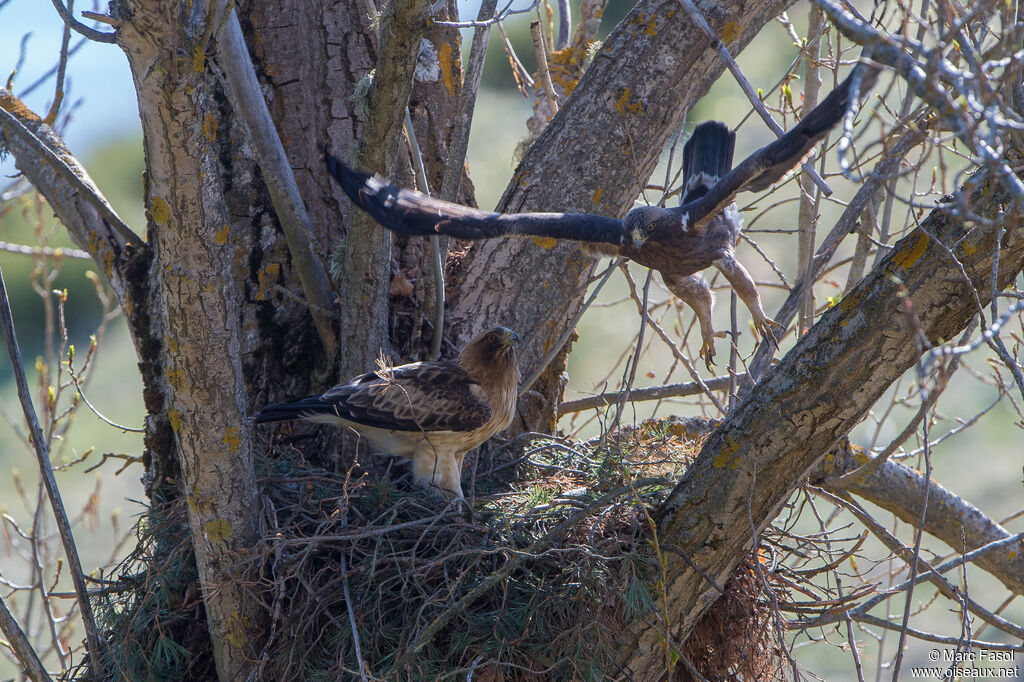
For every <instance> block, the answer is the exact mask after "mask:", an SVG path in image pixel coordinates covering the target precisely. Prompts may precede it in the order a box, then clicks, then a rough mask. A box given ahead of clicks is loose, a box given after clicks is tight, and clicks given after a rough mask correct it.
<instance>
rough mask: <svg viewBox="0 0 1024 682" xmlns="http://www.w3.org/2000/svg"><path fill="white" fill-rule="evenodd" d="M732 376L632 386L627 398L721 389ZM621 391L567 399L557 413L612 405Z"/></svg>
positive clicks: (657, 397) (638, 399) (637, 399)
mask: <svg viewBox="0 0 1024 682" xmlns="http://www.w3.org/2000/svg"><path fill="white" fill-rule="evenodd" d="M745 376H746V375H745V374H737V375H736V377H735V378H736V379H743V378H744V377H745ZM732 380H733V377H732V376H724V377H714V378H712V379H705V380H704V385H703V386H701V385H700V384H699V383H697V382H696V381H686V382H683V383H679V384H665V385H663V386H650V387H648V388H634V389H633V390H631V391H630V392H629V399H630V400H631V401H633V402H643V401H645V400H665V399H666V398H685V397H686V396H691V395H698V394H701V393H705V392H706V391H707V390H712V391H723V390H726V389H728V388H729V383H730V382H731V381H732ZM622 394H623V391H609V392H607V393H602V394H600V395H595V396H590V397H589V398H579V399H577V400H567V401H565V402H564V403H561V404H560V405H559V406H558V414H559V415H563V414H569V413H570V412H581V411H583V410H589V409H593V408H599V407H607V406H609V405H614V404H616V403H617V402H618V400H619V398H620V397H621V396H622Z"/></svg>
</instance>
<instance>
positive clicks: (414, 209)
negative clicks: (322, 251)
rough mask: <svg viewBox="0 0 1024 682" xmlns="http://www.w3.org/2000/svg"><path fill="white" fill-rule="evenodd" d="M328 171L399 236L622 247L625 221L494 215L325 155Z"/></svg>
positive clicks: (579, 216)
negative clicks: (393, 182) (535, 240)
mask: <svg viewBox="0 0 1024 682" xmlns="http://www.w3.org/2000/svg"><path fill="white" fill-rule="evenodd" d="M324 155H325V157H326V160H327V170H328V171H330V173H331V176H332V177H333V178H334V179H335V180H336V181H337V182H338V184H339V185H341V187H342V189H344V190H345V194H347V195H348V197H349V199H351V200H352V201H353V202H354V203H355V204H356V205H357V206H359V207H360V208H362V209H363V210H365V211H366V212H367V213H369V214H370V215H371V216H373V218H374V219H375V220H376V221H377V222H378V223H380V224H381V225H383V226H384V227H386V228H388V229H389V230H392V231H394V232H398V233H400V234H413V235H430V234H444V235H448V236H450V237H455V238H457V239H489V238H492V237H514V236H518V237H548V238H551V239H569V240H572V241H578V242H600V243H605V244H613V245H616V246H617V245H619V244H620V243H621V242H622V238H623V230H622V221H621V220H614V219H612V218H605V217H603V216H599V215H590V214H586V213H492V212H489V211H481V210H479V209H476V208H470V207H468V206H461V205H459V204H453V203H451V202H448V201H441V200H440V199H434V198H432V197H428V196H427V195H425V194H422V193H420V192H415V191H412V190H407V189H401V188H399V187H398V186H396V185H391V184H388V183H387V182H386V181H385V180H384V179H382V178H381V177H379V176H376V175H367V174H366V173H360V172H359V171H356V170H353V169H352V168H349V167H348V166H346V165H345V164H344V163H342V162H341V161H340V160H339V159H338V158H337V157H335V156H333V155H331V154H330V153H329V152H325V154H324Z"/></svg>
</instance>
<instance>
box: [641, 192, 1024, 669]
mask: <svg viewBox="0 0 1024 682" xmlns="http://www.w3.org/2000/svg"><path fill="white" fill-rule="evenodd" d="M980 179H981V180H982V181H981V182H979V183H978V184H977V185H973V184H968V187H977V189H976V190H974V191H973V192H972V196H971V198H970V206H971V207H972V210H973V211H974V213H975V214H977V215H980V216H983V217H985V218H987V219H992V220H1000V221H1002V222H1003V225H1004V227H1005V228H1006V237H1005V238H1004V243H1003V245H1002V248H1001V251H1000V255H999V277H998V285H999V287H1000V288H1002V287H1004V286H1006V285H1007V284H1008V283H1010V282H1012V281H1013V279H1014V278H1015V277H1016V276H1017V274H1018V273H1019V272H1020V271H1021V269H1022V268H1024V230H1022V228H1024V220H1022V219H1021V215H1020V213H1019V212H1014V213H1013V214H1003V213H1002V212H1003V208H1004V207H1005V206H1009V205H1010V204H1011V201H1010V196H1009V194H1008V193H1007V192H1006V191H1005V190H1004V189H1003V188H1001V187H1000V186H999V185H998V184H997V183H995V182H993V181H991V179H986V178H985V177H984V176H982V177H981V178H980ZM996 235H997V233H996V229H995V228H994V227H992V226H991V225H990V226H981V225H965V224H964V223H963V222H962V221H961V220H958V219H954V218H952V217H951V216H950V215H949V214H947V213H946V212H944V211H943V210H942V209H941V208H939V209H936V210H935V211H934V212H933V213H932V215H931V216H930V217H929V218H928V219H927V220H926V221H925V222H924V223H923V224H922V227H921V228H920V229H918V230H916V231H914V232H913V233H912V234H910V235H909V236H908V237H906V238H905V239H903V240H901V241H900V242H899V243H897V244H896V245H895V247H894V248H893V250H892V252H891V253H890V254H889V255H888V256H887V257H886V258H885V259H884V260H883V261H882V262H881V263H880V265H879V267H877V268H876V269H875V270H874V271H873V272H872V273H870V274H869V275H868V276H867V277H865V278H864V280H862V281H861V283H860V284H859V285H858V286H857V287H856V288H855V289H853V290H852V291H851V292H850V293H849V294H847V295H846V296H845V297H844V298H843V299H842V301H840V302H839V304H838V305H836V306H835V308H833V309H832V310H830V311H829V312H827V313H826V314H825V315H824V316H823V317H822V318H821V319H820V320H819V321H818V323H817V324H815V325H814V326H813V327H812V328H811V329H810V331H809V332H808V333H807V334H806V335H804V336H803V337H802V338H801V339H800V341H799V342H798V343H797V345H796V347H795V348H794V349H793V350H792V351H790V352H789V353H788V354H787V355H786V356H785V358H783V359H782V361H781V362H779V364H777V365H776V366H775V367H774V368H773V369H772V371H771V372H770V373H769V374H768V375H766V376H765V378H764V379H763V380H762V381H761V382H760V383H759V384H758V385H757V387H756V389H755V390H754V391H753V392H751V394H750V395H749V397H748V398H747V399H746V400H745V401H744V402H743V403H742V404H741V405H740V406H739V407H738V408H737V409H736V411H735V412H733V413H732V414H731V415H730V416H729V417H728V419H726V421H725V422H724V423H723V424H722V425H721V426H720V427H719V428H718V429H717V430H716V431H715V432H714V434H712V436H711V437H710V438H709V439H708V441H707V443H706V444H705V445H704V448H703V449H702V451H701V454H700V456H699V457H698V459H697V460H696V461H695V462H694V463H693V464H692V465H691V466H690V468H689V469H687V472H686V475H685V476H684V478H683V480H682V481H681V482H680V483H679V485H678V486H677V487H676V488H675V490H674V491H673V492H672V494H671V496H670V497H669V499H668V500H667V501H666V502H665V504H664V505H663V507H662V508H661V509H659V511H658V514H657V517H656V518H657V528H658V530H657V532H658V539H659V544H660V546H661V548H662V550H663V553H664V556H663V557H662V559H663V560H664V562H665V564H664V565H665V576H666V578H665V581H664V584H663V590H664V591H663V595H662V597H661V598H660V599H663V601H664V609H665V610H664V613H665V614H666V616H667V618H665V619H660V620H659V621H658V622H656V623H652V622H636V623H634V624H633V628H632V630H631V632H630V636H629V637H628V638H626V640H625V642H624V647H623V659H622V660H623V661H624V664H625V668H626V670H628V671H630V674H632V675H633V677H634V679H644V680H656V679H663V676H664V671H665V660H666V658H665V647H666V646H670V645H672V643H678V642H680V641H682V640H683V639H685V638H686V636H687V635H688V634H689V632H690V630H691V629H692V627H693V625H694V624H695V623H696V622H697V619H698V618H699V617H700V615H701V614H702V613H703V612H704V610H705V609H706V608H707V607H708V606H709V605H710V604H712V603H713V602H714V601H715V598H716V597H717V595H718V591H717V589H718V588H717V587H716V586H721V585H723V584H724V583H725V580H726V578H728V576H729V575H730V574H731V572H732V571H733V569H734V568H735V567H736V565H737V564H738V563H739V562H740V561H741V560H742V559H743V557H744V556H746V555H747V554H748V553H749V552H750V549H751V547H752V546H753V538H754V536H755V535H756V534H757V533H759V532H760V531H761V530H763V529H764V527H765V526H766V525H767V524H768V523H769V522H770V521H771V520H772V519H773V518H774V517H775V516H776V514H777V512H778V510H779V508H780V507H781V505H782V504H783V503H785V501H786V500H787V499H788V498H789V496H790V495H791V494H792V492H793V491H794V490H795V488H796V486H797V485H798V484H799V482H800V481H801V480H802V479H803V477H804V476H805V475H806V474H807V472H808V471H809V470H810V469H811V467H813V466H814V465H815V464H817V463H818V462H819V461H820V459H821V457H823V456H824V455H825V454H826V453H827V452H828V451H829V449H830V448H832V446H833V445H834V444H835V443H836V441H837V440H838V439H839V438H840V437H841V436H843V435H845V434H846V433H847V432H848V431H849V430H850V429H851V428H852V427H853V426H854V425H855V424H857V423H858V422H859V421H860V419H861V418H862V417H863V416H864V414H865V413H866V412H867V411H868V410H869V409H870V408H871V406H872V405H873V404H874V402H875V401H876V400H877V399H878V398H879V397H880V396H881V395H882V394H883V392H884V391H885V390H886V388H888V387H889V386H890V385H891V384H892V382H894V381H895V380H896V379H897V378H899V377H900V375H902V374H903V372H905V371H906V370H907V369H909V368H910V367H912V366H913V365H914V363H915V362H916V361H917V359H918V357H919V356H920V353H921V351H920V350H919V348H918V342H917V334H916V332H917V330H919V331H920V332H921V333H923V334H924V336H925V338H927V340H928V342H929V343H932V344H935V343H939V342H940V341H942V340H947V339H952V338H954V337H955V336H956V335H957V334H958V333H960V332H961V331H962V330H963V329H964V328H965V327H966V325H967V324H968V322H969V321H970V320H971V319H972V318H973V317H974V316H975V315H976V314H977V313H978V312H979V310H978V308H977V306H976V304H975V295H977V296H978V298H980V300H981V302H982V304H985V303H986V302H987V301H989V300H990V299H991V296H992V293H993V292H992V289H991V287H990V285H989V283H990V278H991V275H992V261H993V254H994V253H995V251H996V249H997V248H998V245H997V244H996ZM947 247H948V248H952V249H953V254H955V256H956V258H957V259H958V260H959V262H960V264H962V266H963V268H964V271H965V272H966V273H967V276H968V277H969V281H968V280H965V279H964V276H963V274H962V273H961V270H960V268H959V266H958V264H957V263H955V262H954V259H953V257H952V256H951V255H950V253H949V251H948V250H947ZM912 320H913V322H912Z"/></svg>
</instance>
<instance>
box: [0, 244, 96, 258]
mask: <svg viewBox="0 0 1024 682" xmlns="http://www.w3.org/2000/svg"><path fill="white" fill-rule="evenodd" d="M0 251H5V252H6V253H16V254H18V255H21V256H48V257H50V258H75V259H78V260H88V261H91V260H92V256H90V255H89V252H88V251H82V250H81V249H72V248H66V247H62V246H60V247H57V248H53V247H50V246H28V245H26V244H14V243H12V242H4V241H0Z"/></svg>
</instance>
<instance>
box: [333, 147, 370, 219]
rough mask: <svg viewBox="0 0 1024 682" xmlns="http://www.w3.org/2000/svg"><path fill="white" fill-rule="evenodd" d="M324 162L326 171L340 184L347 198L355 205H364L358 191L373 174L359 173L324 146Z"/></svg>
mask: <svg viewBox="0 0 1024 682" xmlns="http://www.w3.org/2000/svg"><path fill="white" fill-rule="evenodd" d="M324 162H325V163H326V164H327V172H328V173H330V174H331V177H332V178H334V180H335V182H337V183H338V184H339V185H341V188H342V189H343V190H345V194H347V195H348V198H349V199H351V200H352V201H353V202H354V203H355V204H356V205H357V206H365V202H364V200H363V198H362V197H361V196H360V194H359V191H360V190H361V189H362V188H363V187H365V186H366V182H367V181H368V180H369V179H370V178H371V177H373V176H371V175H370V174H368V173H360V172H359V171H357V170H356V169H354V168H352V167H350V166H348V165H347V164H345V163H344V162H343V161H342V160H341V159H339V158H338V157H336V156H334V155H333V154H331V152H330V151H328V150H327V148H326V147H324Z"/></svg>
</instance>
